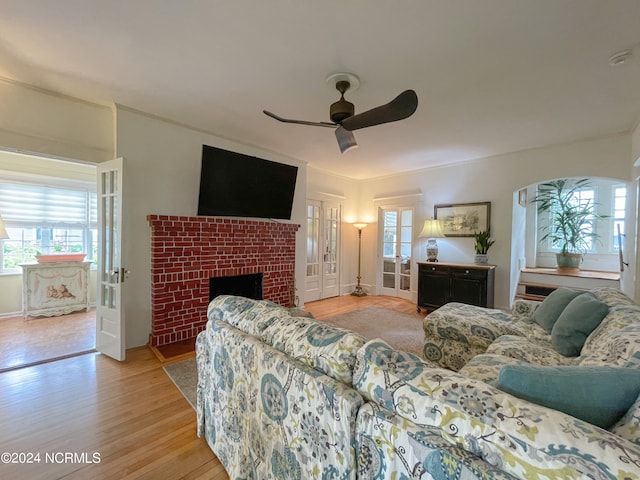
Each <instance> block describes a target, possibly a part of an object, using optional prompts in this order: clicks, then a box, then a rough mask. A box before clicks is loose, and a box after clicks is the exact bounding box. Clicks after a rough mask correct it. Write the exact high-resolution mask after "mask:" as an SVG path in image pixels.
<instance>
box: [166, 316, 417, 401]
mask: <svg viewBox="0 0 640 480" xmlns="http://www.w3.org/2000/svg"><path fill="white" fill-rule="evenodd" d="M323 321H325V322H328V323H331V324H333V325H336V326H338V327H342V328H348V329H349V330H353V331H354V332H357V333H359V334H360V335H362V336H363V337H365V338H366V339H367V340H373V339H374V338H381V339H382V340H384V341H385V342H387V343H388V344H389V345H391V346H392V347H393V348H395V349H397V350H404V351H405V352H411V353H415V354H416V355H418V356H422V345H423V343H424V331H423V330H422V318H421V317H418V316H416V315H409V314H408V313H401V312H396V311H394V310H390V309H388V308H383V307H366V308H361V309H360V310H354V311H353V312H348V313H344V314H342V315H336V316H335V317H331V318H327V319H326V320H323ZM163 368H164V371H165V372H166V373H167V375H168V376H169V378H170V379H171V380H172V381H173V383H175V385H176V387H178V390H180V392H181V393H182V395H184V397H185V398H186V399H187V401H188V402H189V403H190V404H191V406H192V407H193V409H194V410H195V409H196V387H197V384H198V372H197V368H196V359H195V358H189V359H187V360H182V361H180V362H174V363H170V364H168V365H165V366H164V367H163Z"/></svg>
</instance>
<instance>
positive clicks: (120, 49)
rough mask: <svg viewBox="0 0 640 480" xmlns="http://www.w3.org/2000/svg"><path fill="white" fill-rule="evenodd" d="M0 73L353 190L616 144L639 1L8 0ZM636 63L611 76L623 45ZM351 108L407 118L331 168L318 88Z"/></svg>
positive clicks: (0, 34) (362, 133)
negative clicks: (544, 149)
mask: <svg viewBox="0 0 640 480" xmlns="http://www.w3.org/2000/svg"><path fill="white" fill-rule="evenodd" d="M1 11H2V15H0V76H2V77H5V78H9V79H12V80H16V81H19V82H24V83H27V84H30V85H35V86H38V87H42V88H45V89H49V90H53V91H56V92H60V93H64V94H68V95H71V96H75V97H78V98H82V99H85V100H89V101H93V102H96V103H100V104H111V102H116V103H119V104H123V105H126V106H127V107H130V108H134V109H138V110H141V111H144V112H147V113H151V114H154V115H157V116H160V117H165V118H168V119H171V120H174V121H177V122H180V123H184V124H187V125H190V126H193V127H197V128H200V129H203V130H206V131H208V132H211V133H213V134H215V135H218V136H221V137H225V138H229V139H233V140H237V141H239V142H242V143H245V144H249V145H255V146H259V147H261V148H264V149H267V150H269V151H272V152H277V153H280V154H283V155H286V156H288V157H293V158H297V159H300V160H304V161H307V162H308V163H309V165H311V166H313V167H317V168H320V169H324V170H328V171H331V172H334V173H336V174H339V175H343V176H346V177H350V178H354V179H366V178H371V177H377V176H382V175H388V174H393V173H397V172H402V171H411V170H417V169H421V168H426V167H431V166H436V165H444V164H448V163H458V162H464V161H469V160H473V159H476V158H481V157H486V156H489V155H496V154H501V153H507V152H513V151H518V150H522V149H527V148H532V147H536V146H543V145H550V144H556V143H565V142H572V141H576V140H582V139H588V138H593V137H598V136H602V135H608V134H615V133H620V132H628V131H631V130H632V129H633V128H635V127H636V125H637V123H638V121H639V120H640V28H638V25H640V1H638V0H608V1H602V0H396V1H388V0H341V1H338V0H322V1H318V0H269V1H259V0H208V1H202V0H200V1H198V0H181V1H178V0H173V1H170V0H135V1H131V0H110V1H104V0H60V1H57V2H52V1H50V0H29V1H24V0H3V1H2V6H1ZM625 49H631V50H633V53H634V55H632V56H631V58H630V59H628V60H627V61H626V62H625V63H624V64H622V65H618V66H616V67H612V66H610V65H609V62H608V60H609V58H610V57H611V56H612V55H613V54H615V53H616V52H619V51H621V50H625ZM337 72H352V73H354V74H356V75H357V76H358V77H359V78H360V86H359V88H358V89H357V90H356V91H354V92H348V93H347V95H346V98H347V99H349V100H350V101H352V102H353V103H355V106H356V113H358V112H362V111H365V110H368V109H370V108H373V107H375V106H378V105H380V104H383V103H387V102H388V101H390V100H391V99H392V98H394V97H395V96H396V95H397V94H399V93H400V92H401V91H403V90H405V89H409V88H411V89H414V90H415V91H416V92H417V94H418V98H419V106H418V110H417V112H416V113H415V114H414V115H413V116H412V117H410V118H408V119H406V120H402V121H399V122H396V123H390V124H385V125H379V126H375V127H371V128H367V129H363V130H358V131H355V132H354V133H355V136H356V139H357V141H358V143H359V148H358V149H355V150H352V151H349V152H347V153H345V154H344V155H341V154H340V152H339V150H338V145H337V142H336V139H335V136H334V134H333V132H332V130H330V129H328V128H318V127H311V126H301V125H291V124H282V123H279V122H276V121H275V120H273V119H271V118H269V117H267V116H265V115H264V114H263V113H262V110H263V109H267V110H270V111H273V112H275V113H277V114H279V115H282V116H284V117H289V118H298V119H304V120H312V121H329V118H328V117H329V105H330V104H331V103H332V102H334V101H336V100H337V99H338V98H339V94H338V93H337V91H336V90H335V89H334V86H333V85H330V84H327V83H326V81H325V79H326V78H327V77H328V76H329V75H331V74H333V73H337Z"/></svg>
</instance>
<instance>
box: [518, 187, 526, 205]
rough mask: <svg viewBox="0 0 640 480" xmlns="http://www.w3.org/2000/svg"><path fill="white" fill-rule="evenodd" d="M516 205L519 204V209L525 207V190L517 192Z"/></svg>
mask: <svg viewBox="0 0 640 480" xmlns="http://www.w3.org/2000/svg"><path fill="white" fill-rule="evenodd" d="M518 203H519V204H520V206H521V207H526V206H527V189H526V188H523V189H522V190H519V191H518Z"/></svg>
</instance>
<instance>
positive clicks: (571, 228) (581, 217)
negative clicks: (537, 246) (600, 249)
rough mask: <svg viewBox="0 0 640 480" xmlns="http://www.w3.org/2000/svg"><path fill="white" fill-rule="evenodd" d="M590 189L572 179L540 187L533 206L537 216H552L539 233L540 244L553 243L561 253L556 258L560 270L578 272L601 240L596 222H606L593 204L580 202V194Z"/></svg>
mask: <svg viewBox="0 0 640 480" xmlns="http://www.w3.org/2000/svg"><path fill="white" fill-rule="evenodd" d="M586 188H591V184H590V182H589V179H586V178H583V179H581V180H577V181H575V182H572V181H571V180H569V179H566V178H565V179H560V180H554V181H552V182H547V183H542V184H540V185H539V186H538V193H537V195H536V197H535V198H534V199H533V202H535V203H537V204H538V213H549V214H550V219H549V225H548V226H544V227H542V228H541V229H540V230H541V232H542V233H543V236H542V237H541V238H540V240H541V241H545V240H551V243H552V245H557V246H558V247H559V248H560V251H559V252H558V253H557V254H556V261H557V263H558V268H579V267H580V263H581V262H582V257H583V255H584V253H585V252H586V251H587V250H589V249H590V248H591V245H592V244H593V241H594V240H596V239H597V238H598V235H597V234H596V233H595V231H594V222H595V221H596V219H598V218H604V217H603V216H602V215H598V214H597V213H596V212H595V208H594V206H595V204H594V203H593V202H592V201H591V200H590V199H587V200H583V201H581V200H580V196H579V191H580V190H582V189H586Z"/></svg>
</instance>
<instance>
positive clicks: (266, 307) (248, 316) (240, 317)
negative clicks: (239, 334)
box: [207, 295, 290, 336]
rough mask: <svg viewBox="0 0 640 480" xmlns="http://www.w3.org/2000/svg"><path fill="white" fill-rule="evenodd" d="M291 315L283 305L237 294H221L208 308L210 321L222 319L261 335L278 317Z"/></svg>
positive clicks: (246, 330)
mask: <svg viewBox="0 0 640 480" xmlns="http://www.w3.org/2000/svg"><path fill="white" fill-rule="evenodd" d="M289 316H290V315H289V310H288V309H287V308H285V307H283V306H281V305H277V304H275V303H273V302H270V301H268V300H253V299H250V298H245V297H240V296H236V295H219V296H217V297H216V298H214V299H213V300H211V302H210V303H209V306H208V308H207V318H208V320H209V322H215V321H216V320H221V321H223V322H226V323H228V324H229V325H231V326H233V327H236V328H237V329H239V330H242V331H243V332H245V333H249V334H251V335H254V336H260V335H261V334H262V331H263V330H264V329H265V328H266V327H267V326H268V325H270V324H271V323H272V322H273V321H275V319H276V318H279V317H289Z"/></svg>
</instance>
